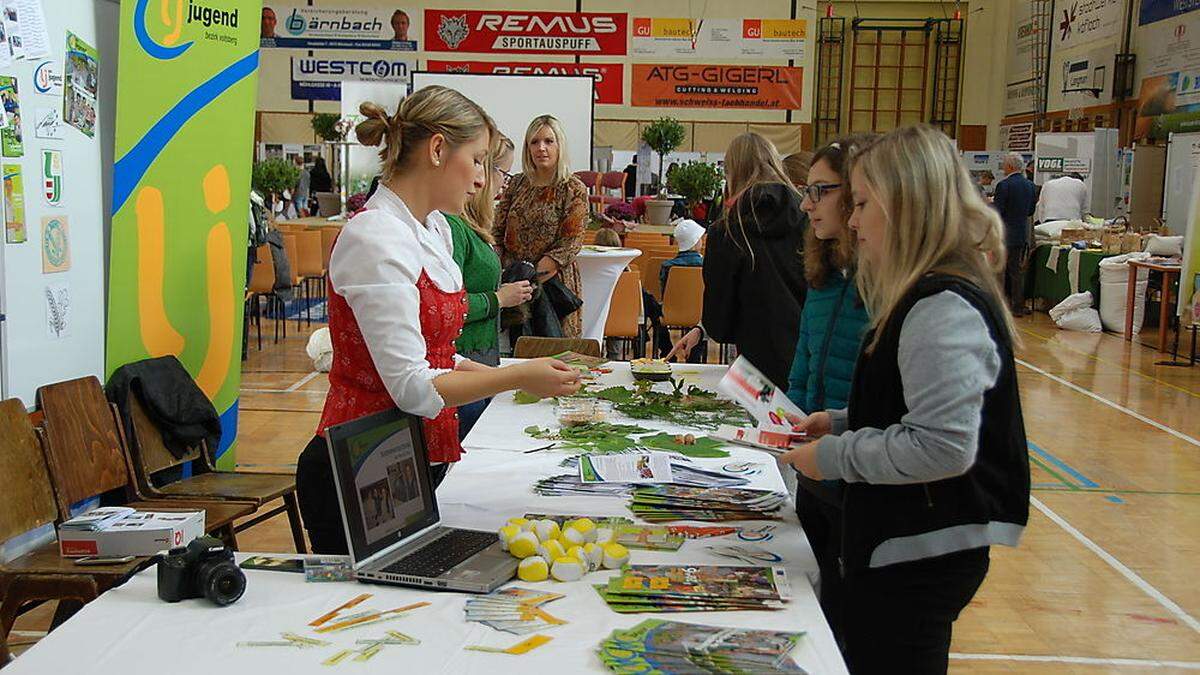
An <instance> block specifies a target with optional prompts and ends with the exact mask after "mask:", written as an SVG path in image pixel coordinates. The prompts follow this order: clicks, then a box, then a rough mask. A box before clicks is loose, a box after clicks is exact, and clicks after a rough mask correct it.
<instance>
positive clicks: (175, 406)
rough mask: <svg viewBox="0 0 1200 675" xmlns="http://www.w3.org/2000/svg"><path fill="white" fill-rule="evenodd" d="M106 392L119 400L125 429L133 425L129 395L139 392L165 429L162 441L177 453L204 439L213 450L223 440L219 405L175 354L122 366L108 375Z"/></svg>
mask: <svg viewBox="0 0 1200 675" xmlns="http://www.w3.org/2000/svg"><path fill="white" fill-rule="evenodd" d="M104 393H105V394H106V395H107V396H108V400H110V401H112V402H113V403H115V404H117V409H118V410H120V412H121V422H122V423H123V424H124V425H125V428H126V429H132V428H133V417H132V415H131V413H130V411H129V397H130V395H136V396H137V397H138V400H139V401H140V402H141V403H142V407H143V408H145V410H146V414H147V415H148V416H149V417H150V419H151V421H153V422H154V425H155V426H156V427H158V429H159V430H160V431H162V436H163V444H164V445H166V446H167V449H168V450H170V451H171V454H173V455H175V456H176V457H183V456H184V455H186V454H187V452H188V450H189V449H190V448H194V447H196V446H197V445H199V443H200V441H205V442H206V443H207V444H208V447H209V450H210V451H211V452H214V453H215V452H216V450H217V447H218V446H219V445H220V443H221V418H220V416H219V415H217V409H216V408H214V407H213V404H212V402H211V401H209V400H208V397H207V396H205V395H204V392H203V391H201V390H200V387H198V386H197V385H196V382H195V380H193V379H192V376H191V375H189V374H188V371H187V370H186V369H184V367H183V364H182V363H180V362H179V359H177V358H175V357H174V356H160V357H158V358H156V359H145V360H143V361H137V362H135V363H130V364H127V365H124V366H121V367H120V368H118V369H117V370H116V372H114V373H113V375H112V377H110V378H109V379H108V384H107V385H106V386H105V387H104Z"/></svg>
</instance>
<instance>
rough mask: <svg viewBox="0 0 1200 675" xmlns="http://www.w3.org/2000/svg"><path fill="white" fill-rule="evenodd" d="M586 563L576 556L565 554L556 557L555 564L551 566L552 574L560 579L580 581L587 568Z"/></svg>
mask: <svg viewBox="0 0 1200 675" xmlns="http://www.w3.org/2000/svg"><path fill="white" fill-rule="evenodd" d="M585 564H586V563H582V562H579V560H577V559H576V558H572V557H571V556H569V555H565V556H563V557H561V558H557V559H555V561H554V566H553V567H551V568H550V575H551V576H553V577H554V578H555V579H558V580H559V581H578V580H579V579H581V578H582V577H583V573H584V571H585V570H586V569H587V568H586V567H585Z"/></svg>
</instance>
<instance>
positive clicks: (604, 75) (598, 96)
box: [425, 61, 625, 105]
mask: <svg viewBox="0 0 1200 675" xmlns="http://www.w3.org/2000/svg"><path fill="white" fill-rule="evenodd" d="M425 67H426V69H427V70H430V71H432V72H435V73H482V74H491V75H508V74H512V75H588V76H590V77H592V79H594V80H596V88H595V101H596V103H607V104H614V105H620V104H621V103H622V102H623V101H624V93H625V77H624V68H623V67H622V65H621V64H619V63H551V62H543V61H538V62H532V61H523V62H519V63H518V62H515V61H428V62H427V63H426V64H425Z"/></svg>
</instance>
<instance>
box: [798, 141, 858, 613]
mask: <svg viewBox="0 0 1200 675" xmlns="http://www.w3.org/2000/svg"><path fill="white" fill-rule="evenodd" d="M870 138H871V137H870V136H867V135H858V136H848V137H845V138H841V139H838V140H837V141H834V142H833V143H830V144H829V145H826V146H825V147H823V148H821V149H820V150H818V151H817V153H816V155H814V156H813V161H812V166H811V168H810V169H809V170H808V174H807V176H805V177H804V179H803V180H804V183H805V187H804V188H803V189H802V192H803V193H804V201H803V202H801V204H800V208H802V209H804V211H805V213H807V214H808V223H809V226H808V231H806V232H805V233H804V278H805V279H806V280H807V281H808V295H807V296H806V297H805V299H804V309H803V310H802V311H801V313H800V338H799V340H798V341H797V342H796V356H795V358H794V359H793V360H792V372H791V375H790V376H789V377H788V390H787V395H788V398H790V399H791V400H792V402H793V403H795V404H796V405H797V406H799V407H800V409H801V410H805V411H810V412H815V411H818V410H825V409H827V408H834V409H839V408H844V407H846V401H847V399H848V398H849V397H850V378H851V375H853V373H854V362H855V360H856V359H857V358H858V352H859V348H860V346H861V344H862V335H863V330H864V329H865V328H866V324H867V310H866V307H864V306H863V302H862V300H861V299H860V298H859V295H858V291H857V290H856V289H855V287H854V266H855V254H856V252H857V249H858V246H857V241H856V240H855V238H854V235H853V233H852V232H851V231H850V228H849V227H848V226H847V224H846V221H847V219H848V218H849V217H850V210H851V203H850V157H851V156H852V155H853V154H854V153H856V152H858V151H859V150H860V149H861V148H862V147H863V145H864V144H865V143H867V142H868V141H869V140H870ZM796 483H797V490H796V515H797V516H799V518H800V524H801V525H803V526H804V534H805V535H807V536H808V542H809V544H811V545H812V549H813V553H814V554H815V555H816V558H817V565H818V566H819V567H820V569H821V578H822V579H825V578H828V577H829V576H830V575H831V574H837V544H838V536H837V534H838V532H839V531H840V523H841V508H842V494H841V490H842V486H843V485H844V484H843V483H842V482H841V481H815V480H811V479H809V478H806V477H805V476H804V475H803V474H801V473H800V472H796ZM822 609H824V610H825V615H826V616H827V617H829V622H830V624H831V625H833V624H834V623H835V622H836V620H837V608H836V607H824V606H823V607H822Z"/></svg>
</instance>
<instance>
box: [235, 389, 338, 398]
mask: <svg viewBox="0 0 1200 675" xmlns="http://www.w3.org/2000/svg"><path fill="white" fill-rule="evenodd" d="M241 391H242V393H243V394H302V395H304V396H322V397H323V396H325V395H326V392H323V391H297V390H294V389H252V388H250V387H243V388H242V390H241Z"/></svg>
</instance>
